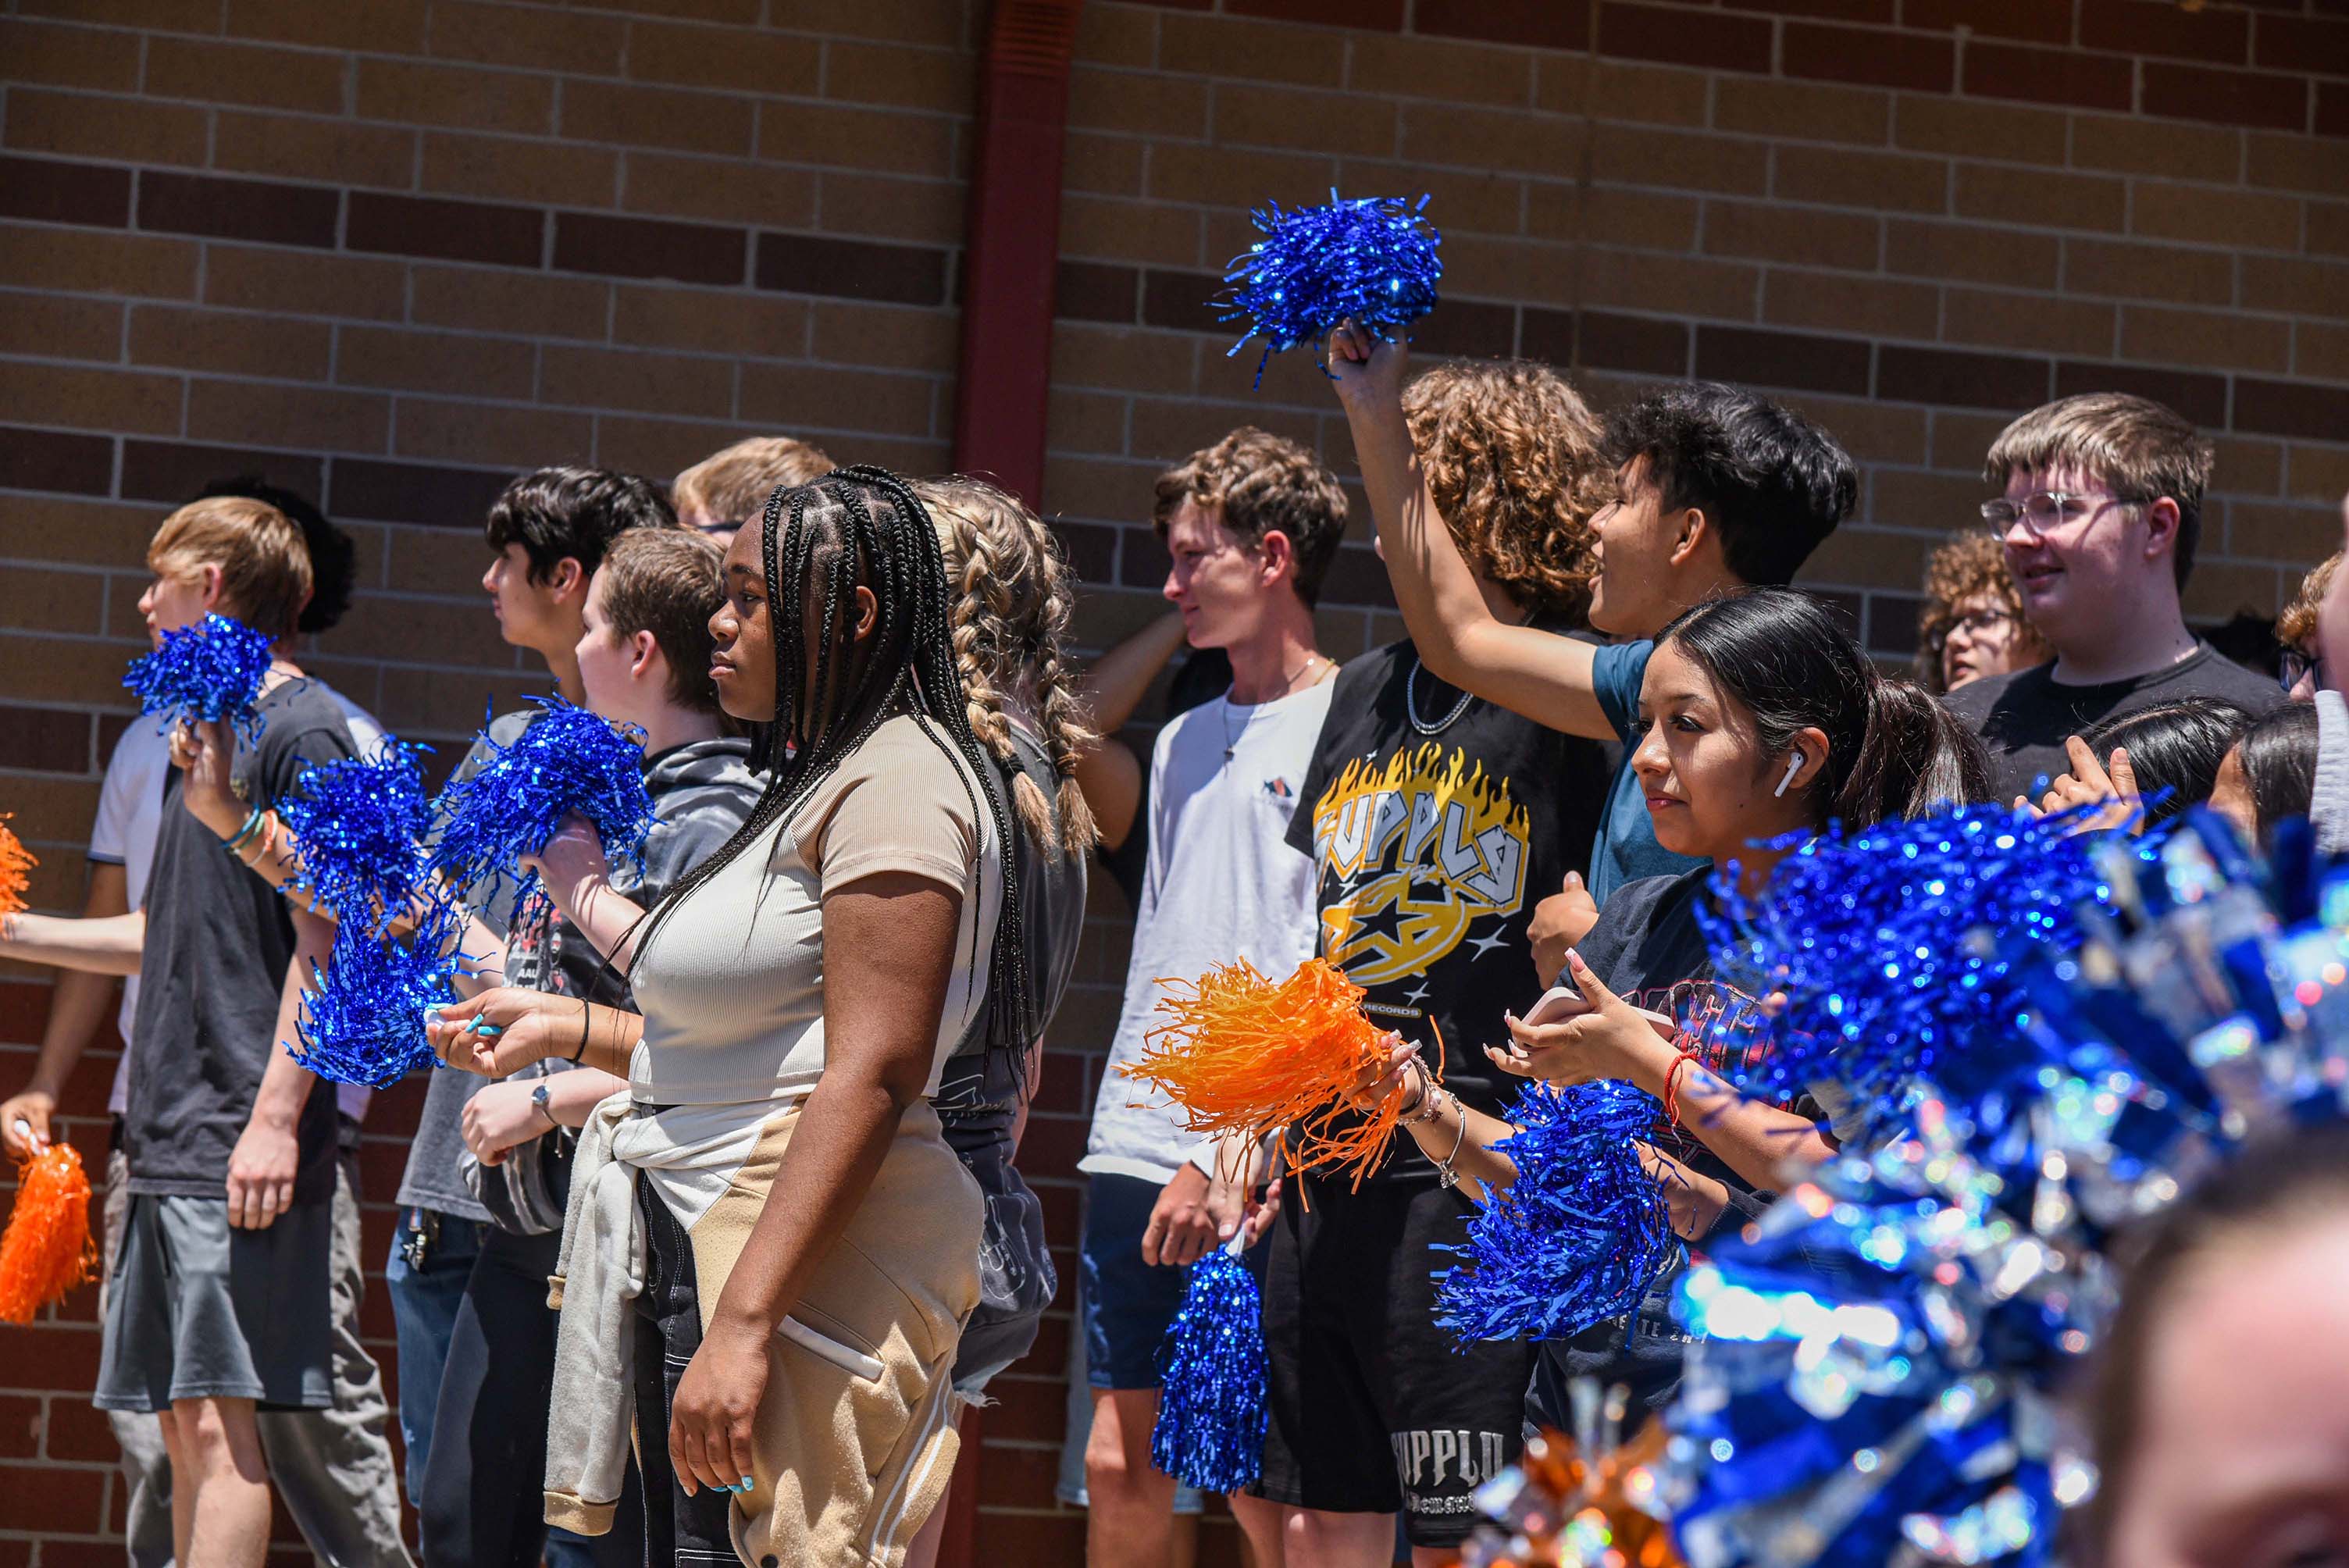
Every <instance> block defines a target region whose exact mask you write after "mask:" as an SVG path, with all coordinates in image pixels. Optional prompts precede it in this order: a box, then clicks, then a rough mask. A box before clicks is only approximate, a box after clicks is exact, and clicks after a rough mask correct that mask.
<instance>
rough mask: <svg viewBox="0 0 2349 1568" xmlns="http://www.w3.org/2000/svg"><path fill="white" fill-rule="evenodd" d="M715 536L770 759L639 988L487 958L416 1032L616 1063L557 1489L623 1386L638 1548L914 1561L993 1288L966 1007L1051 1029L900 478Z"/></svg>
mask: <svg viewBox="0 0 2349 1568" xmlns="http://www.w3.org/2000/svg"><path fill="white" fill-rule="evenodd" d="M724 570H725V581H724V588H725V601H724V603H722V604H721V605H720V607H719V611H718V613H717V614H715V615H714V616H712V617H711V620H710V634H711V636H712V638H713V640H714V641H715V643H716V645H717V648H716V653H715V655H714V657H713V659H712V665H711V676H712V678H713V679H714V680H715V681H716V683H717V686H718V696H719V703H720V704H721V706H723V707H724V708H725V710H726V711H727V712H728V713H729V714H730V715H732V716H733V717H736V718H738V719H741V720H744V721H747V722H748V723H750V724H751V725H753V726H755V727H758V732H759V737H760V740H759V750H760V753H761V761H762V762H763V763H764V765H765V767H766V768H767V769H768V770H769V778H768V783H767V786H766V789H765V791H764V792H763V793H762V794H761V797H760V799H759V801H758V803H757V805H756V806H755V807H754V808H752V810H751V811H750V817H749V819H748V820H746V821H745V822H744V823H743V825H742V827H741V829H740V831H738V832H737V833H735V835H734V836H733V837H732V838H731V839H730V840H729V841H727V842H726V843H725V844H724V845H723V846H721V847H720V848H719V850H718V851H716V852H715V853H714V854H712V855H711V856H710V857H709V859H708V860H706V861H702V862H701V863H700V864H699V865H698V866H696V867H694V868H693V869H692V870H691V871H690V872H688V873H686V875H685V876H684V877H682V878H681V879H680V880H679V881H678V882H677V884H676V885H675V886H674V887H673V888H672V890H671V891H670V892H669V893H668V895H667V897H666V898H665V899H664V900H663V901H662V903H660V904H659V905H658V906H657V908H656V909H654V911H653V912H652V913H651V914H650V915H649V916H647V919H646V921H645V922H644V923H643V925H642V926H641V927H640V928H639V929H640V930H641V932H642V934H641V936H639V937H638V938H637V939H636V941H635V942H634V943H633V944H626V946H625V947H624V948H623V949H621V950H619V951H617V952H616V955H615V956H616V961H618V962H620V963H623V964H625V965H626V966H627V970H628V975H629V979H630V982H631V985H632V986H633V989H634V993H635V1001H636V1006H637V1007H638V1008H639V1009H641V1015H640V1016H639V1015H638V1014H631V1013H626V1012H621V1011H619V1010H617V1009H614V1008H608V1007H602V1006H593V1005H583V1004H581V1003H579V1002H576V1001H574V1000H573V999H571V998H568V997H548V996H544V995H540V994H537V993H522V992H516V991H512V990H510V989H500V990H496V991H491V992H488V993H485V994H484V995H482V996H481V997H479V998H476V999H474V1000H472V1001H469V1002H465V1003H460V1004H459V1005H457V1006H452V1007H450V1008H448V1009H447V1010H446V1011H445V1012H444V1014H443V1015H442V1018H441V1021H440V1023H439V1024H437V1025H435V1026H433V1028H432V1031H431V1033H432V1037H433V1041H434V1045H435V1047H436V1049H439V1050H440V1051H442V1052H443V1053H444V1054H445V1056H446V1057H448V1059H449V1060H450V1062H451V1063H452V1064H453V1065H456V1066H460V1067H466V1068H471V1069H472V1070H475V1071H484V1072H488V1073H491V1074H492V1075H495V1076H502V1075H504V1074H506V1073H509V1072H512V1070H513V1069H514V1068H517V1067H519V1066H522V1065H524V1064H526V1063H528V1062H531V1061H534V1060H538V1059H540V1058H543V1057H548V1056H553V1055H560V1056H563V1057H567V1058H569V1059H571V1060H574V1061H585V1062H586V1063H588V1064H590V1065H593V1066H596V1067H601V1068H605V1069H606V1070H609V1071H612V1072H616V1073H624V1074H626V1076H627V1078H628V1092H627V1093H626V1094H625V1095H614V1096H613V1097H612V1098H611V1099H608V1100H605V1102H604V1103H603V1104H602V1105H600V1106H598V1107H597V1108H596V1109H595V1114H594V1116H593V1117H592V1119H590V1120H589V1122H588V1124H587V1127H586V1128H585V1130H583V1131H582V1133H581V1136H580V1142H579V1148H578V1152H577V1154H576V1155H575V1157H574V1161H575V1162H574V1168H573V1175H572V1187H571V1209H570V1213H569V1215H568V1216H567V1218H566V1221H565V1223H564V1235H563V1249H562V1261H561V1264H560V1266H559V1267H558V1269H557V1272H556V1275H555V1278H554V1295H555V1297H556V1299H557V1300H558V1301H559V1302H560V1303H561V1305H562V1309H563V1315H562V1319H561V1324H560V1328H559V1331H558V1336H557V1346H556V1352H555V1373H554V1399H553V1408H552V1411H551V1414H550V1426H549V1431H548V1442H547V1475H546V1502H547V1518H548V1520H549V1521H550V1522H554V1523H558V1524H562V1525H564V1526H566V1527H568V1528H570V1529H573V1530H576V1531H580V1532H584V1533H587V1534H600V1533H603V1532H605V1531H606V1530H608V1529H609V1528H610V1525H611V1517H612V1504H613V1501H614V1500H615V1499H616V1497H617V1496H618V1494H619V1489H620V1481H621V1478H622V1475H623V1472H624V1471H625V1469H626V1463H627V1459H628V1453H629V1447H630V1444H629V1432H630V1428H631V1424H632V1423H631V1420H630V1416H631V1408H632V1407H633V1415H634V1422H633V1426H634V1429H635V1431H636V1435H637V1440H636V1445H635V1446H636V1453H637V1455H638V1457H639V1459H640V1460H641V1462H642V1465H643V1469H644V1476H645V1512H646V1516H647V1561H648V1562H685V1561H690V1562H695V1563H709V1562H723V1561H728V1560H730V1559H732V1558H735V1557H738V1556H739V1557H740V1560H741V1561H743V1562H745V1563H761V1562H767V1563H793V1564H800V1563H808V1564H821V1565H824V1568H834V1565H837V1568H848V1565H850V1564H857V1565H864V1564H880V1565H882V1568H898V1565H899V1564H901V1563H903V1562H904V1561H905V1553H906V1552H907V1550H908V1548H909V1546H910V1545H911V1543H912V1542H913V1540H914V1538H915V1536H916V1533H917V1532H919V1531H920V1529H921V1527H922V1525H923V1522H925V1520H926V1518H927V1517H928V1515H929V1513H930V1511H931V1510H932V1509H933V1508H934V1507H935V1506H936V1504H937V1502H938V1501H939V1499H940V1498H941V1497H942V1495H943V1494H944V1491H945V1488H946V1483H947V1478H948V1476H949V1475H950V1474H951V1473H952V1471H953V1470H954V1459H955V1448H956V1439H955V1417H956V1416H957V1413H958V1410H959V1401H958V1400H957V1398H956V1397H955V1393H954V1386H953V1377H952V1374H953V1367H954V1364H955V1358H956V1354H957V1347H958V1343H959V1340H960V1336H961V1331H962V1325H963V1323H964V1321H965V1320H966V1319H967V1318H968V1316H969V1315H970V1314H971V1312H972V1310H973V1308H974V1307H975V1306H976V1305H978V1300H979V1280H978V1253H979V1237H980V1225H981V1215H982V1210H983V1207H984V1203H983V1200H982V1197H981V1194H980V1192H979V1190H978V1186H977V1185H976V1184H975V1183H974V1182H973V1181H972V1180H971V1178H970V1176H969V1175H968V1172H967V1171H965V1170H964V1168H963V1165H962V1162H961V1161H959V1160H957V1158H956V1157H955V1154H954V1152H953V1150H950V1149H949V1148H948V1147H947V1142H946V1140H945V1137H944V1135H943V1133H942V1130H941V1128H940V1124H939V1119H938V1116H937V1113H936V1111H935V1110H934V1109H932V1108H931V1106H930V1104H929V1100H928V1097H930V1096H932V1095H934V1094H936V1092H937V1090H938V1087H939V1084H940V1081H941V1079H942V1077H943V1073H944V1069H945V1067H946V1064H947V1059H948V1057H951V1056H952V1055H953V1054H954V1052H955V1051H956V1050H957V1047H960V1046H962V1045H963V1044H964V1043H966V1042H967V1041H969V1040H971V1039H972V1038H973V1037H974V1034H976V1035H977V1037H978V1038H979V1039H980V1040H981V1041H982V1042H983V1044H982V1046H981V1048H982V1049H984V1050H987V1051H989V1052H1000V1053H1005V1054H1007V1055H1008V1056H1009V1057H1010V1059H1011V1060H1013V1061H1014V1062H1017V1061H1019V1060H1021V1059H1023V1058H1024V1053H1025V1052H1026V1051H1027V1049H1028V1047H1030V1045H1031V1044H1032V1043H1033V1041H1034V1039H1035V1037H1036V1024H1035V1022H1034V1018H1033V1010H1034V1007H1035V1006H1036V1000H1035V994H1034V989H1033V987H1032V985H1031V984H1030V975H1029V973H1028V964H1027V959H1026V954H1027V951H1028V949H1027V946H1026V944H1025V943H1024V941H1023V939H1022V919H1023V903H1022V898H1021V892H1022V889H1021V886H1020V879H1019V866H1018V857H1017V856H1016V855H1014V854H1013V853H1012V851H1011V848H1010V846H1011V842H1012V835H1013V831H1014V830H1013V828H1012V825H1011V824H1012V813H1011V810H1010V808H1009V803H1008V799H1007V794H1008V792H1007V791H1006V790H1005V789H1004V788H1003V785H1002V775H1001V773H1000V771H999V766H998V763H997V761H996V758H995V757H994V756H993V755H992V754H991V752H990V751H989V749H988V747H987V746H986V745H985V744H984V743H983V742H982V741H981V739H980V738H979V736H978V732H977V730H976V729H974V727H973V725H972V717H971V711H970V708H969V707H968V705H967V703H966V701H965V696H964V691H963V685H962V680H961V677H960V676H959V675H958V673H957V669H956V665H955V655H954V651H953V643H952V626H951V624H950V622H951V608H950V607H951V605H952V603H953V599H952V597H951V596H950V594H949V593H948V589H947V574H946V565H945V560H944V556H943V553H942V552H941V550H940V548H939V542H938V533H937V530H936V525H935V524H934V523H933V521H932V520H931V518H930V516H929V513H928V511H927V510H926V508H925V507H924V505H923V503H922V501H921V500H920V499H919V498H918V497H916V495H915V493H914V492H913V490H911V489H910V488H909V487H908V486H907V485H906V484H905V481H903V480H900V479H898V478H897V477H896V476H895V475H894V474H891V473H888V472H886V471H885V470H883V469H874V468H868V467H861V466H860V467H854V468H846V469H838V470H835V471H834V472H833V473H831V474H829V475H827V476H825V477H824V478H823V479H821V480H816V481H814V482H812V483H810V484H807V485H802V486H800V487H799V488H797V489H792V490H777V491H776V492H775V493H774V494H773V496H772V497H771V498H770V499H769V500H768V502H767V507H766V512H765V515H764V517H763V518H761V519H760V520H759V521H757V522H755V523H754V524H752V525H750V526H746V527H745V528H743V529H742V530H741V531H740V533H738V534H737V535H736V536H735V538H734V541H733V543H732V544H731V546H730V548H729V549H728V551H727V554H726V558H725V562H724ZM484 1025H493V1026H496V1029H495V1032H492V1030H490V1029H488V1028H485V1027H483V1026H484Z"/></svg>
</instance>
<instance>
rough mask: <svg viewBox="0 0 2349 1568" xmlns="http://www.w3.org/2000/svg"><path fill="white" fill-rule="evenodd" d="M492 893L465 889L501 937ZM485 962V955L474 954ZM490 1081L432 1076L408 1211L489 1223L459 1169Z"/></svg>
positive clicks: (505, 722) (484, 750)
mask: <svg viewBox="0 0 2349 1568" xmlns="http://www.w3.org/2000/svg"><path fill="white" fill-rule="evenodd" d="M534 717H537V710H536V709H531V710H529V711H526V712H523V713H506V714H500V715H499V716H498V717H495V718H493V719H492V720H491V721H490V727H489V730H488V733H487V736H486V738H475V739H474V741H473V745H472V748H471V750H469V751H467V752H466V753H465V758H464V760H463V761H461V762H460V763H458V764H457V771H456V773H455V774H454V775H452V777H453V778H458V779H466V778H471V776H472V775H473V773H474V772H475V771H476V770H477V769H480V768H481V764H482V763H484V762H486V761H488V760H489V758H490V750H491V746H492V742H494V743H495V744H496V745H497V746H500V747H505V746H512V744H513V743H514V739H515V738H516V737H518V736H520V735H521V734H522V732H523V730H525V729H527V728H529V727H530V721H531V720H532V719H533V718H534ZM488 892H489V889H488V888H486V887H483V886H480V885H476V886H473V887H470V888H467V889H466V890H465V901H466V903H471V904H472V905H474V906H475V907H476V908H477V909H480V911H481V923H483V924H484V925H487V926H488V927H489V928H490V929H491V930H492V931H495V932H496V933H497V934H499V935H501V936H502V935H504V934H505V926H504V921H503V918H502V916H501V915H500V914H498V913H496V912H495V911H493V910H491V909H489V908H487V907H484V906H485V905H487V904H488V903H491V902H492V901H491V900H490V899H489V898H488V896H487V895H488ZM470 956H472V957H476V958H478V957H481V956H483V955H482V954H471V955H470ZM488 1081H489V1080H488V1079H487V1078H477V1077H475V1076H474V1075H473V1074H471V1073H468V1072H454V1071H451V1070H450V1069H448V1068H434V1069H433V1071H432V1078H431V1082H430V1083H429V1085H427V1086H426V1088H425V1090H424V1109H423V1112H422V1113H421V1114H420V1115H419V1116H418V1117H417V1119H416V1139H415V1141H414V1142H412V1143H410V1144H409V1146H408V1169H407V1171H404V1172H403V1173H402V1174H401V1176H400V1178H399V1196H398V1203H399V1206H400V1207H401V1208H403V1209H437V1210H439V1211H440V1212H441V1213H444V1214H455V1215H457V1216H459V1217H460V1218H461V1219H467V1220H477V1221H480V1222H483V1223H487V1222H488V1221H489V1218H490V1212H489V1211H488V1210H487V1209H484V1208H482V1207H481V1202H480V1201H479V1200H478V1199H476V1198H475V1197H474V1196H473V1195H472V1193H471V1192H469V1191H466V1190H465V1178H464V1176H463V1175H462V1173H461V1172H460V1171H459V1169H458V1163H459V1157H460V1155H462V1154H463V1153H464V1152H465V1132H464V1127H463V1121H464V1116H465V1102H466V1101H467V1100H469V1099H472V1098H473V1091H474V1090H475V1089H477V1088H481V1085H483V1084H484V1083H487V1082H488Z"/></svg>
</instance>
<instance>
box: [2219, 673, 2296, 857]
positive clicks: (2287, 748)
mask: <svg viewBox="0 0 2349 1568" xmlns="http://www.w3.org/2000/svg"><path fill="white" fill-rule="evenodd" d="M2235 760H2236V762H2237V764H2238V765H2239V766H2240V767H2241V769H2242V770H2243V779H2244V781H2245V782H2247V783H2249V784H2250V785H2251V811H2252V814H2253V815H2254V816H2255V817H2256V818H2258V820H2259V830H2260V849H2261V852H2263V853H2264V852H2266V851H2271V850H2272V849H2273V848H2274V847H2275V830H2276V824H2277V823H2279V822H2282V821H2283V820H2286V819H2288V818H2292V817H2305V816H2307V815H2308V809H2309V807H2310V805H2311V804H2312V803H2313V801H2314V799H2315V798H2316V705H2315V704H2314V703H2313V702H2288V703H2286V704H2284V705H2283V706H2282V707H2279V708H2277V709H2275V710H2274V711H2273V712H2271V713H2269V714H2268V715H2266V716H2265V717H2261V718H2257V719H2254V720H2252V721H2251V723H2250V724H2249V725H2247V726H2245V727H2244V729H2243V732H2242V734H2241V735H2240V736H2239V737H2237V738H2236V740H2235Z"/></svg>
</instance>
